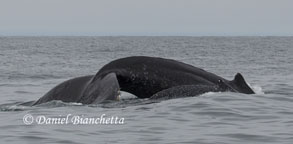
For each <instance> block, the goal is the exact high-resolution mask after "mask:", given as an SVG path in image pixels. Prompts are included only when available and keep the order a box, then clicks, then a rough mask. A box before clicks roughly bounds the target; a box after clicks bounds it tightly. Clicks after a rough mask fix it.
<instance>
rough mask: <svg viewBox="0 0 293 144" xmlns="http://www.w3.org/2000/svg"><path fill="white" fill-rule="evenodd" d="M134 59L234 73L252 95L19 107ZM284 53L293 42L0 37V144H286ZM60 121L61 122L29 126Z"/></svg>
mask: <svg viewBox="0 0 293 144" xmlns="http://www.w3.org/2000/svg"><path fill="white" fill-rule="evenodd" d="M137 55H145V56H156V57H164V58H170V59H175V60H178V61H182V62H185V63H188V64H191V65H194V66H196V67H200V68H203V69H205V70H207V71H209V72H212V73H215V74H217V75H219V76H222V77H224V78H226V79H233V77H234V75H235V74H236V73H237V72H240V73H242V74H243V76H244V77H245V79H246V81H247V82H248V83H250V85H251V87H252V88H253V89H254V90H255V92H256V94H253V95H247V94H239V93H231V92H230V93H229V92H223V93H206V94H203V95H201V96H198V97H188V98H180V99H172V100H166V101H162V102H159V103H148V104H142V103H140V100H138V99H135V98H132V97H131V96H130V94H127V93H122V98H123V99H122V100H121V102H116V103H107V104H102V105H81V104H78V103H62V102H60V101H53V102H49V103H46V104H43V105H40V106H34V107H30V106H23V105H20V104H21V103H24V102H29V101H34V100H37V99H38V98H40V97H41V96H43V94H45V93H46V92H47V91H48V90H50V89H51V88H53V87H54V86H55V85H57V84H59V83H60V82H63V81H64V80H67V79H70V78H74V77H78V76H83V75H92V74H95V73H96V72H97V71H98V70H99V69H100V68H101V67H102V66H103V65H105V64H107V63H108V62H110V61H111V60H114V59H117V58H122V57H127V56H137ZM292 55H293V37H0V92H1V93H0V110H1V111H0V143H15V144H19V143H30V144H33V143H62V144H66V143H70V144H72V143H73V144H75V143H76V144H77V143H110V144H112V143H125V144H131V143H133V144H136V143H154V144H157V143H163V144H164V143H199V144H214V143H217V144H247V143H251V144H256V143H257V144H259V143H264V144H292V143H293V82H292V80H293V73H292V71H293V56H292ZM178 77H180V75H178ZM27 114H29V115H31V116H32V117H27V118H25V119H24V118H23V117H24V116H25V115H27ZM69 114H70V115H69ZM67 115H69V116H68V117H70V118H69V123H67V124H49V123H47V124H46V123H43V124H41V123H37V121H36V119H38V118H39V120H40V119H41V117H43V118H46V119H49V118H65V117H67ZM73 116H75V117H78V116H79V117H83V118H100V119H102V118H101V116H105V117H107V118H109V117H119V119H120V120H123V124H113V123H112V124H105V123H104V124H101V123H100V124H96V123H95V124H74V123H72V121H71V119H72V117H73ZM24 120H25V122H29V121H30V120H31V121H32V122H33V123H32V124H30V123H29V124H28V125H27V124H25V123H24ZM104 120H105V119H104ZM40 121H41V120H40Z"/></svg>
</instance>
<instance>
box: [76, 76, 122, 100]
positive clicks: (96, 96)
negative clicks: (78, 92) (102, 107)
mask: <svg viewBox="0 0 293 144" xmlns="http://www.w3.org/2000/svg"><path fill="white" fill-rule="evenodd" d="M119 89H120V88H119V83H118V80H117V77H116V74H115V73H109V74H106V75H104V76H101V75H96V76H94V77H93V78H92V79H91V80H90V82H89V83H88V84H87V86H86V88H85V89H84V91H83V93H82V97H81V99H80V100H79V101H78V102H80V103H83V104H98V103H102V102H105V101H108V100H118V97H119Z"/></svg>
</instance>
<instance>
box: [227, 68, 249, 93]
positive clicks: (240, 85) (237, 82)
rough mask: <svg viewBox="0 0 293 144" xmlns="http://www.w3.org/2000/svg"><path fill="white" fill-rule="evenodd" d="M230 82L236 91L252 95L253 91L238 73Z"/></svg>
mask: <svg viewBox="0 0 293 144" xmlns="http://www.w3.org/2000/svg"><path fill="white" fill-rule="evenodd" d="M231 82H232V83H233V84H234V86H236V89H237V91H239V92H242V93H246V94H254V92H253V90H252V89H251V88H250V87H249V86H248V84H247V83H246V81H245V80H244V78H243V76H242V75H241V74H240V73H237V74H236V75H235V77H234V80H232V81H231Z"/></svg>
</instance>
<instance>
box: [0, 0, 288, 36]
mask: <svg viewBox="0 0 293 144" xmlns="http://www.w3.org/2000/svg"><path fill="white" fill-rule="evenodd" d="M0 35H195V36H206V35H224V36H226V35H291V36H292V35H293V0H0Z"/></svg>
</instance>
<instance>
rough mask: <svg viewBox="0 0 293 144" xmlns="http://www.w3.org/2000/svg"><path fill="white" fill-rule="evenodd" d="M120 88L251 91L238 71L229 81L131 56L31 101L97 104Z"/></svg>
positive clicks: (154, 94)
mask: <svg viewBox="0 0 293 144" xmlns="http://www.w3.org/2000/svg"><path fill="white" fill-rule="evenodd" d="M120 90H121V91H125V92H128V93H131V94H133V95H135V96H137V97H138V98H150V99H157V98H166V97H167V98H173V97H176V95H177V96H196V95H199V94H202V93H205V92H209V91H212V92H220V91H231V92H238V93H244V94H253V93H254V92H253V90H252V89H251V88H250V87H249V86H248V84H247V83H246V82H245V80H244V78H243V76H242V75H241V74H240V73H237V74H236V75H235V77H234V79H233V80H232V81H229V80H226V79H224V78H222V77H220V76H217V75H215V74H213V73H210V72H207V71H205V70H203V69H200V68H197V67H194V66H192V65H189V64H185V63H182V62H179V61H176V60H172V59H165V58H158V57H147V56H132V57H126V58H121V59H117V60H114V61H112V62H110V63H108V64H106V65H104V66H103V67H102V68H101V69H100V70H99V71H98V72H97V73H96V74H95V75H88V76H83V77H78V78H73V79H70V80H67V81H65V82H63V83H61V84H59V85H57V86H56V87H54V88H53V89H51V90H50V91H49V92H47V93H46V94H45V95H44V96H43V97H41V98H40V99H39V100H37V101H36V102H35V103H34V104H33V105H37V104H41V103H45V102H48V101H52V100H61V101H63V102H78V103H83V104H97V103H101V102H105V101H108V100H117V99H118V97H119V92H120Z"/></svg>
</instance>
